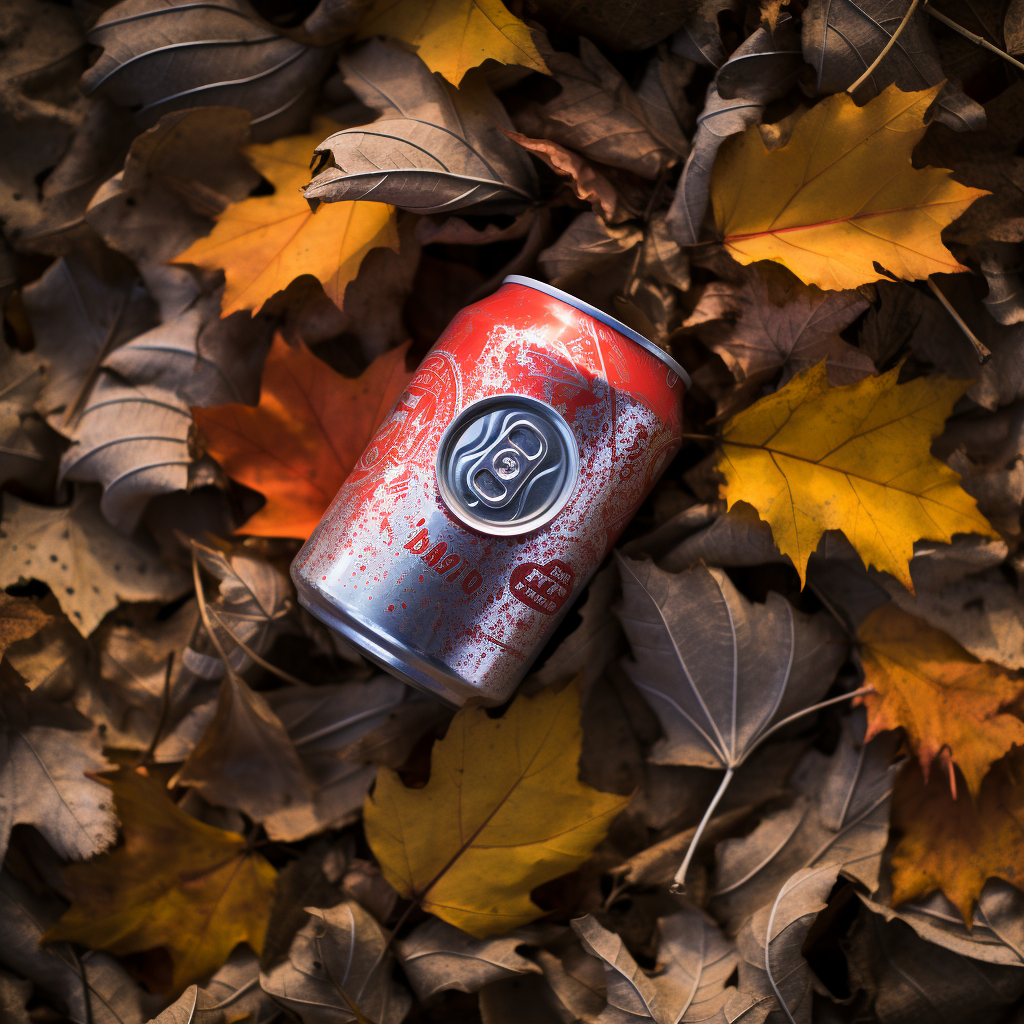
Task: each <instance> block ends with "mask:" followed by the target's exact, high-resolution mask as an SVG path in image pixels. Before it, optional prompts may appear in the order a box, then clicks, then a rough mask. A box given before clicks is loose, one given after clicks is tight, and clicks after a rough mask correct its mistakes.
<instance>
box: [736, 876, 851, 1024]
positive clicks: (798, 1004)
mask: <svg viewBox="0 0 1024 1024" xmlns="http://www.w3.org/2000/svg"><path fill="white" fill-rule="evenodd" d="M838 873H839V865H838V864H831V865H829V864H825V865H822V866H819V867H812V868H803V869H802V870H801V871H798V872H796V874H794V875H793V876H792V877H791V878H789V879H788V880H787V881H786V883H785V884H784V885H783V886H782V888H781V889H780V890H779V894H778V896H776V897H775V900H774V902H772V903H770V904H769V905H768V906H765V907H762V908H761V909H760V910H759V911H758V912H757V913H756V914H754V916H753V917H751V918H750V919H749V920H748V921H747V922H746V924H744V926H743V928H742V929H741V930H740V933H739V935H738V936H737V938H736V944H737V947H738V949H739V951H740V955H741V957H742V959H741V960H740V964H739V981H740V989H741V990H742V991H744V992H749V993H750V994H751V995H752V996H753V997H754V998H756V999H758V1000H773V1001H774V1003H775V1005H776V1006H777V1007H778V1008H779V1009H780V1010H783V1013H784V1014H785V1017H781V1018H779V1019H780V1020H791V1021H796V1024H810V1020H811V968H810V965H809V964H808V963H807V961H806V960H805V959H804V957H803V954H802V953H801V947H802V946H803V944H804V940H805V939H806V938H807V932H808V931H809V930H810V927H811V925H812V924H813V923H814V920H815V918H816V917H817V916H818V914H819V912H820V911H822V910H824V909H825V901H826V900H827V899H828V894H829V892H830V891H831V889H832V886H833V885H835V882H836V876H837V874H838ZM783 1008H784V1009H783Z"/></svg>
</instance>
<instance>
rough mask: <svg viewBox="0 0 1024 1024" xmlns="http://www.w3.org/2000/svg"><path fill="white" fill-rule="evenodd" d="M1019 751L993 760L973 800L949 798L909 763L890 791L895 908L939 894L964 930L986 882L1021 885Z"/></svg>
mask: <svg viewBox="0 0 1024 1024" xmlns="http://www.w3.org/2000/svg"><path fill="white" fill-rule="evenodd" d="M1022 773H1024V750H1020V749H1018V750H1016V751H1014V753H1012V754H1010V755H1009V756H1008V757H1006V758H1004V759H1003V760H1002V761H999V762H997V763H996V764H995V765H994V766H993V768H992V770H991V771H990V772H989V773H988V775H986V776H985V780H984V782H982V784H981V792H980V795H979V797H978V800H977V802H975V801H973V800H970V799H965V798H964V797H960V798H959V799H956V800H954V799H953V796H952V794H951V793H950V792H949V787H948V786H947V785H946V784H945V782H944V780H942V779H938V778H935V779H932V780H931V782H929V783H925V781H924V777H923V776H922V774H921V770H920V767H919V766H918V765H916V764H911V765H908V766H907V767H906V768H905V769H904V770H903V772H901V773H900V776H899V778H898V779H897V780H896V788H895V790H894V791H893V805H892V825H893V828H894V829H895V830H897V831H898V832H899V833H900V841H899V844H898V845H897V847H896V851H895V852H894V853H893V858H892V885H893V893H892V902H893V905H894V906H895V905H897V904H899V903H903V902H905V901H906V900H913V899H917V898H918V897H920V896H926V895H927V894H928V893H930V892H934V891H935V890H936V889H941V890H942V891H943V892H944V893H945V894H946V896H948V897H949V899H950V900H951V901H952V902H953V903H954V904H956V906H957V909H958V910H959V911H960V913H961V914H962V915H963V919H964V922H965V923H966V924H967V926H968V927H970V924H971V918H972V910H973V906H974V901H975V900H976V899H978V897H979V896H980V895H981V890H982V889H983V888H984V886H985V882H986V880H987V879H989V878H1002V879H1005V880H1006V881H1007V882H1009V883H1010V884H1011V885H1016V886H1017V887H1018V888H1020V887H1022V886H1024V843H1022V842H1021V834H1020V833H1021V829H1020V823H1021V819H1022V817H1024V785H1021V782H1020V781H1019V780H1020V779H1021V777H1022Z"/></svg>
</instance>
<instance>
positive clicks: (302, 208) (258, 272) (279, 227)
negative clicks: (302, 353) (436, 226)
mask: <svg viewBox="0 0 1024 1024" xmlns="http://www.w3.org/2000/svg"><path fill="white" fill-rule="evenodd" d="M332 126H333V122H328V121H322V120H321V121H319V122H317V123H316V124H315V128H316V131H315V132H314V133H313V134H310V135H291V136H288V137H287V138H284V139H278V140H277V141H276V142H271V143H269V144H268V145H265V146H249V147H247V149H246V150H245V153H246V155H247V156H248V157H249V159H250V160H251V161H252V163H253V166H254V167H255V168H256V169H257V170H258V171H259V172H260V174H262V175H263V176H264V177H265V178H267V179H268V180H269V181H270V182H271V184H272V185H273V186H274V194H273V195H270V196H254V197H252V198H249V199H243V200H242V201H241V202H238V203H232V204H230V205H229V206H228V207H227V208H226V209H225V210H224V211H223V212H222V213H220V214H219V215H218V216H217V218H216V221H217V223H216V225H215V226H214V229H213V231H211V232H210V234H209V235H207V236H206V237H205V238H200V239H197V240H196V241H195V242H193V243H192V244H191V245H190V246H189V247H188V248H187V249H186V250H185V251H184V252H182V253H179V254H178V255H177V256H175V257H174V261H173V262H175V263H190V264H194V265H195V266H199V267H204V268H206V269H207V270H223V271H224V280H225V287H224V298H223V302H222V306H221V316H228V315H230V314H231V313H234V312H236V311H237V310H241V309H249V310H253V311H254V312H255V311H256V310H258V309H260V308H261V307H262V306H263V304H264V303H265V302H266V301H267V299H269V298H270V297H271V296H272V295H274V294H275V293H277V292H279V291H282V290H283V289H285V288H287V287H288V285H289V284H291V282H292V281H294V280H295V278H297V277H300V276H302V275H303V274H312V275H313V276H314V277H315V278H317V280H319V281H320V283H321V284H322V285H323V286H324V291H325V292H326V294H327V295H328V297H329V298H330V299H331V300H332V301H333V302H334V304H335V305H336V306H338V307H339V308H340V307H341V306H342V304H343V301H344V297H345V289H346V287H347V286H348V284H349V282H351V281H353V280H355V277H356V275H357V274H358V273H359V265H360V264H361V263H362V261H363V258H364V257H365V256H366V254H367V253H368V252H369V251H370V250H371V249H373V248H376V247H378V246H389V247H390V248H392V249H397V248H398V236H397V232H396V230H395V222H394V216H393V211H392V210H391V209H390V207H388V206H386V205H383V204H381V203H346V204H345V205H344V206H331V207H325V208H323V209H316V210H311V209H310V206H309V204H308V203H306V202H305V200H304V199H303V198H302V194H301V193H300V192H299V191H298V189H299V188H300V187H301V186H302V184H303V183H304V182H305V181H306V179H307V178H308V176H309V170H308V167H309V159H310V155H311V154H312V152H313V147H314V146H316V143H317V139H318V138H320V137H322V135H323V132H324V131H325V130H329V128H330V127H332Z"/></svg>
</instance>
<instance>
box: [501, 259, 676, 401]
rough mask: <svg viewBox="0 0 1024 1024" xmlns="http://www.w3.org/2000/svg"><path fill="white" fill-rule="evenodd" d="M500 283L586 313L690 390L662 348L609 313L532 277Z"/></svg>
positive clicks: (510, 277) (514, 276)
mask: <svg viewBox="0 0 1024 1024" xmlns="http://www.w3.org/2000/svg"><path fill="white" fill-rule="evenodd" d="M501 283H502V284H521V285H524V286H525V287H527V288H533V289H534V290H535V291H538V292H543V293H544V294H545V295H551V296H552V297H553V298H556V299H561V300H562V301H563V302H566V303H568V304H569V305H570V306H572V307H573V308H574V309H578V310H580V311H581V312H583V313H586V314H587V316H592V317H593V318H594V319H595V320H600V321H601V323H603V324H607V325H608V326H609V327H612V328H614V329H615V330H616V331H618V332H619V334H624V335H625V336H626V337H627V338H629V340H630V341H635V342H636V343H637V344H638V345H639V346H640V347H641V348H643V349H646V350H647V351H648V352H650V353H651V355H652V356H656V357H657V358H658V359H660V360H661V361H662V362H663V363H664V364H665V365H666V366H667V367H668V368H669V369H670V370H672V371H673V372H674V373H676V374H678V375H679V378H680V379H681V380H682V382H683V384H684V385H685V386H686V390H687V391H689V390H690V383H691V382H690V375H689V374H688V373H687V372H686V371H685V370H684V369H683V368H682V366H680V365H679V363H677V362H676V361H675V360H674V359H673V358H672V357H671V356H670V355H669V354H668V353H667V352H666V351H665V350H664V349H663V348H659V347H658V346H657V345H655V344H654V342H653V341H651V340H650V338H645V337H644V336H643V335H642V334H639V333H638V332H636V331H634V330H633V328H632V327H627V326H626V325H625V324H624V323H623V322H622V321H621V320H616V319H615V317H613V316H612V315H611V313H606V312H605V311H604V310H603V309H598V308H597V306H592V305H591V304H590V303H589V302H584V301H583V300H582V299H578V298H576V296H575V295H572V294H570V293H569V292H563V291H562V289H561V288H556V287H555V286H554V285H550V284H545V282H543V281H537V280H535V279H534V278H532V277H524V276H523V275H522V274H509V275H508V277H506V278H505V279H504V280H503V281H502V282H501Z"/></svg>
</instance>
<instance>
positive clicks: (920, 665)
mask: <svg viewBox="0 0 1024 1024" xmlns="http://www.w3.org/2000/svg"><path fill="white" fill-rule="evenodd" d="M857 635H858V637H859V638H860V652H861V661H862V663H863V665H864V684H865V685H866V686H871V687H873V688H874V691H875V692H874V693H868V694H865V695H864V697H862V698H861V700H863V702H864V704H865V705H866V706H867V709H868V729H867V736H866V739H871V738H872V737H873V736H877V735H878V734H879V733H880V732H883V731H884V730H886V729H898V728H900V726H902V727H903V729H904V730H905V731H906V734H907V739H908V741H909V743H910V746H911V748H912V749H913V750H914V752H915V753H916V754H917V757H918V760H919V761H920V762H921V771H922V772H923V773H924V777H925V779H926V780H927V778H928V774H929V768H930V767H931V764H932V761H933V760H934V759H935V758H936V757H940V756H943V757H944V758H945V759H946V761H947V763H951V764H955V765H956V766H957V767H958V768H959V769H960V771H961V772H963V775H964V778H965V779H966V780H967V786H968V789H970V791H971V795H972V796H974V797H976V796H977V795H978V791H979V790H980V788H981V780H982V778H984V776H985V773H986V772H987V771H988V770H989V767H990V766H991V765H992V763H993V762H995V761H998V760H999V758H1001V757H1002V756H1003V755H1004V754H1005V753H1006V752H1007V751H1008V750H1009V749H1010V748H1011V747H1012V746H1014V745H1018V746H1021V745H1024V722H1022V721H1021V720H1020V719H1019V718H1016V717H1015V716H1014V715H1011V714H1008V713H1006V712H1004V711H1003V708H1005V707H1006V706H1007V705H1008V704H1010V703H1011V702H1013V701H1014V700H1015V699H1016V698H1017V697H1019V696H1020V694H1021V693H1022V692H1024V679H1020V678H1018V677H1017V676H1016V675H1015V674H1013V673H1011V672H1010V671H1008V670H1007V669H1005V668H1003V667H1002V665H996V664H994V663H993V662H991V661H979V660H978V659H977V658H975V657H974V655H973V654H969V653H968V652H967V651H965V650H964V649H963V647H961V646H960V644H958V643H957V642H956V641H955V640H954V639H953V638H952V637H951V636H948V635H947V634H945V633H943V632H941V631H940V630H937V629H934V628H933V627H932V626H929V625H928V623H927V622H925V621H924V619H919V618H918V617H917V616H916V615H910V614H908V613H907V612H905V611H903V610H902V609H900V608H897V607H895V606H894V605H891V604H885V605H882V606H881V607H879V608H876V609H875V610H874V611H873V612H871V614H870V615H868V617H867V618H866V619H865V620H864V621H863V622H862V623H861V626H860V629H859V631H858V634H857ZM954 780H955V775H954V773H953V772H952V770H950V783H951V786H952V792H953V796H954V797H955V796H956V787H955V782H954Z"/></svg>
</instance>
